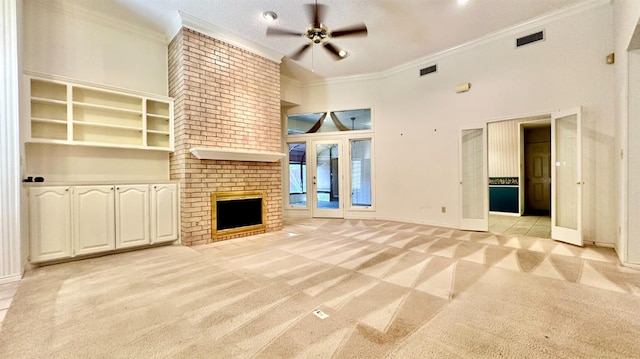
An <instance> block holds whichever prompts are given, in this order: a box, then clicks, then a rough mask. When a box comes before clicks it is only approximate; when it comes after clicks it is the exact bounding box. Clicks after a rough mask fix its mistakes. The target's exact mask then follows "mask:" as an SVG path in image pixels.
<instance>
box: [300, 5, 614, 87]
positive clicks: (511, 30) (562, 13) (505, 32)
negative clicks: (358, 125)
mask: <svg viewBox="0 0 640 359" xmlns="http://www.w3.org/2000/svg"><path fill="white" fill-rule="evenodd" d="M609 4H611V0H590V1H587V2H585V3H581V4H578V5H575V6H571V7H567V8H564V9H560V10H557V11H554V12H550V13H548V14H545V15H542V16H540V17H537V18H534V19H531V20H528V21H525V22H522V23H519V24H516V25H514V26H510V27H508V28H504V29H502V30H498V31H495V32H492V33H489V34H487V35H484V36H482V37H479V38H477V39H475V40H471V41H469V42H466V43H463V44H460V45H458V46H454V47H451V48H449V49H446V50H443V51H440V52H437V53H434V54H431V55H427V56H424V57H421V58H418V59H415V60H412V61H409V62H407V63H404V64H402V65H398V66H395V67H392V68H390V69H388V70H383V71H380V72H376V73H368V74H363V75H354V76H343V77H332V78H327V79H323V80H318V81H310V82H305V83H303V84H302V86H301V87H313V86H321V85H335V84H342V83H349V82H358V81H368V80H378V79H383V78H385V77H389V76H392V75H395V74H397V73H400V72H403V71H407V70H413V69H416V68H421V67H424V66H425V64H428V65H433V64H434V63H435V62H437V61H438V60H440V59H442V58H445V57H448V56H451V55H454V54H457V53H460V52H463V51H467V50H470V49H473V48H475V47H478V46H481V45H485V44H487V43H489V42H492V41H495V40H498V39H503V38H505V37H509V36H515V35H521V34H522V32H525V31H527V30H532V29H538V30H539V29H540V28H541V27H543V26H544V25H547V24H549V23H551V22H553V21H557V20H560V19H563V18H566V17H569V16H573V15H576V14H579V13H582V12H585V11H588V10H591V9H595V8H598V7H600V6H604V5H609Z"/></svg>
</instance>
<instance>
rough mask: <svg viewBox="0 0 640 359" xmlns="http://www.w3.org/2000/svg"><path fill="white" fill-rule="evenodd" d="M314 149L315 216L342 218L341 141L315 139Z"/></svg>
mask: <svg viewBox="0 0 640 359" xmlns="http://www.w3.org/2000/svg"><path fill="white" fill-rule="evenodd" d="M313 150H314V159H315V165H314V172H313V187H314V205H313V216H314V217H332V218H335V217H337V218H342V217H343V209H342V207H343V206H342V201H341V198H340V195H341V192H342V191H341V186H342V184H341V168H342V163H341V156H340V152H341V151H340V142H339V141H329V142H327V141H315V142H313Z"/></svg>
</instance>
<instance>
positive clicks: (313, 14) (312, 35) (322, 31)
mask: <svg viewBox="0 0 640 359" xmlns="http://www.w3.org/2000/svg"><path fill="white" fill-rule="evenodd" d="M305 7H306V8H307V12H308V14H309V18H310V19H311V24H309V26H308V27H307V29H306V30H305V31H304V32H298V31H292V30H285V29H278V28H273V27H270V28H267V35H269V36H301V37H304V38H307V39H308V40H310V42H308V43H306V44H305V45H303V46H302V47H301V48H300V49H298V50H297V51H296V52H294V53H292V54H291V55H289V58H290V59H292V60H299V59H300V57H302V55H303V54H304V53H305V52H306V51H307V50H309V49H310V48H311V46H312V45H314V44H321V45H322V46H323V47H324V48H325V49H326V50H327V51H329V53H330V54H331V55H332V56H333V57H334V58H335V59H336V60H342V59H344V58H345V57H347V55H348V53H347V52H346V51H345V50H342V49H340V48H338V47H337V46H335V45H333V44H332V43H330V42H329V39H332V38H336V37H344V36H367V26H366V25H365V24H358V25H353V26H349V27H346V28H343V29H339V30H334V31H331V30H329V28H327V26H326V25H325V24H324V23H323V22H322V18H323V17H324V16H323V15H324V13H325V12H326V9H327V7H326V5H323V4H318V0H316V2H315V4H306V5H305Z"/></svg>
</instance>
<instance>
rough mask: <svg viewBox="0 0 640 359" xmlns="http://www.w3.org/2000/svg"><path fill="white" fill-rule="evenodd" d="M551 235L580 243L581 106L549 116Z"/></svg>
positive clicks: (560, 239) (573, 242) (556, 238)
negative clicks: (551, 164) (551, 166)
mask: <svg viewBox="0 0 640 359" xmlns="http://www.w3.org/2000/svg"><path fill="white" fill-rule="evenodd" d="M551 138H552V143H551V158H552V162H553V169H552V171H553V172H552V175H551V193H552V196H553V200H552V206H551V238H553V239H555V240H559V241H563V242H567V243H571V244H575V245H579V246H581V245H582V231H581V227H582V223H581V222H582V221H581V217H582V210H581V202H582V174H581V167H582V163H581V158H582V157H581V132H580V110H579V109H574V110H569V111H564V112H559V113H557V114H555V115H553V116H552V120H551Z"/></svg>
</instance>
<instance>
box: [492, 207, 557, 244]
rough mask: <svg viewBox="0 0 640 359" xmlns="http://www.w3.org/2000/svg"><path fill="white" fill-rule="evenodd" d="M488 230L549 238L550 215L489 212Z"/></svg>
mask: <svg viewBox="0 0 640 359" xmlns="http://www.w3.org/2000/svg"><path fill="white" fill-rule="evenodd" d="M489 232H493V233H504V234H516V235H517V234H520V235H526V236H527V237H538V238H551V217H548V216H542V217H540V216H522V217H517V216H508V215H502V214H494V213H491V214H490V215H489Z"/></svg>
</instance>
